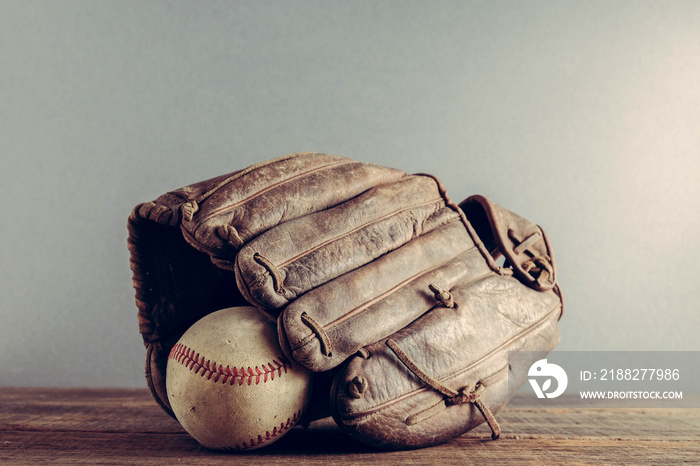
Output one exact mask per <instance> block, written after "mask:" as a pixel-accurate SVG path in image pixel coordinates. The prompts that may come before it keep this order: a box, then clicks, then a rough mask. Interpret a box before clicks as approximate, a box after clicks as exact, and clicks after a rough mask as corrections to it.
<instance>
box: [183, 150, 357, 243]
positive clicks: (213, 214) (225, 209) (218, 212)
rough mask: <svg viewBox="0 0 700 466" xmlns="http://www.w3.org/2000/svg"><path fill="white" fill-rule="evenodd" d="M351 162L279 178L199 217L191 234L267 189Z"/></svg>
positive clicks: (339, 162) (351, 162) (336, 163)
mask: <svg viewBox="0 0 700 466" xmlns="http://www.w3.org/2000/svg"><path fill="white" fill-rule="evenodd" d="M353 163H358V162H355V161H354V160H351V161H347V160H341V161H338V162H335V163H331V164H328V165H324V166H322V167H316V168H314V169H312V170H309V171H305V172H303V173H299V174H297V175H294V176H292V177H290V178H285V179H284V180H280V181H278V182H277V183H274V184H271V185H270V186H268V187H266V188H264V189H261V190H260V191H257V192H255V193H254V194H252V195H250V196H248V197H247V198H245V199H242V200H240V201H238V202H236V203H233V204H229V205H227V206H226V207H222V208H221V209H219V210H214V211H211V212H209V214H208V215H207V216H205V217H204V218H201V219H199V221H198V222H197V225H196V226H195V228H194V230H193V231H192V234H194V235H196V234H197V231H198V230H199V228H200V227H201V226H202V225H204V224H205V223H206V222H207V221H208V220H211V219H212V218H214V217H216V216H217V215H221V214H223V213H225V212H228V211H231V210H233V209H235V208H236V207H240V206H241V205H243V204H246V203H247V202H250V201H251V200H253V199H255V198H257V197H260V196H262V195H263V194H265V193H267V192H268V191H272V190H273V189H275V188H278V187H280V186H283V185H285V184H288V183H290V182H292V181H296V180H298V179H300V178H305V177H307V176H310V175H313V174H315V173H318V172H321V171H325V170H330V169H332V168H336V167H340V166H342V165H350V164H353ZM212 194H213V193H212Z"/></svg>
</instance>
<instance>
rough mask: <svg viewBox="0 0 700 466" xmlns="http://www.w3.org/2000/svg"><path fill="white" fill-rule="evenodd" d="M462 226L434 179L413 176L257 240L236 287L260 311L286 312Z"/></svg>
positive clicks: (242, 255) (241, 263)
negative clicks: (445, 228) (391, 255)
mask: <svg viewBox="0 0 700 466" xmlns="http://www.w3.org/2000/svg"><path fill="white" fill-rule="evenodd" d="M457 219H458V214H457V213H456V212H455V211H454V210H452V209H450V208H448V207H446V206H445V200H444V198H443V196H442V194H441V192H440V189H439V185H438V182H437V181H436V180H435V179H434V178H432V177H428V176H407V177H405V178H402V179H401V180H399V181H396V182H394V183H388V184H384V185H381V186H378V187H375V188H372V189H370V190H368V191H366V192H365V193H363V194H361V195H360V196H358V197H356V198H354V199H351V200H349V201H347V202H345V203H343V204H341V205H339V206H337V207H334V208H332V209H328V210H325V211H322V212H319V213H316V214H313V215H308V216H305V217H302V218H298V219H296V220H293V221H290V222H286V223H284V224H282V225H279V226H277V227H275V228H273V229H271V230H269V231H267V232H265V233H263V234H262V235H260V236H258V237H257V238H255V239H253V240H252V241H251V242H250V243H248V244H247V245H246V246H244V247H243V248H242V249H241V251H240V252H239V253H238V255H237V257H236V268H235V271H236V279H237V282H238V287H239V289H240V290H241V292H242V293H243V295H244V296H245V297H246V299H248V301H249V302H251V303H252V304H255V305H256V306H259V307H261V308H264V309H276V308H281V307H283V306H285V305H286V304H288V303H289V301H291V300H293V299H295V298H296V297H297V296H299V295H301V294H303V293H305V292H307V291H309V290H311V289H313V288H316V287H318V286H320V285H322V284H324V283H326V282H328V281H330V280H332V279H333V278H336V277H338V276H340V275H342V274H345V273H348V272H350V271H352V270H355V269H357V268H358V267H361V266H363V265H365V264H367V263H369V262H371V261H373V260H374V259H376V258H378V257H380V256H382V255H383V254H386V253H387V252H390V251H392V250H395V249H397V248H399V247H401V246H402V245H404V244H406V243H408V242H409V241H411V240H412V239H413V238H415V237H418V236H421V235H423V234H425V233H427V232H430V231H432V230H433V229H435V228H436V227H438V226H440V225H442V224H445V223H447V222H450V221H454V220H457Z"/></svg>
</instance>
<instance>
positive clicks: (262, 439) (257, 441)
mask: <svg viewBox="0 0 700 466" xmlns="http://www.w3.org/2000/svg"><path fill="white" fill-rule="evenodd" d="M302 412H303V410H301V409H300V410H299V411H297V412H296V413H294V416H292V417H291V419H290V418H287V422H286V423H284V422H282V423H280V426H279V427H277V426H275V428H274V429H272V432H270V431H269V430H268V431H266V432H265V434H264V435H262V434H261V435H258V436H257V438H251V439H250V441H248V442H243V443H241V444H239V445H236V446H235V447H231V449H233V450H248V449H249V448H253V447H257V446H260V445H262V444H263V443H266V442H269V441H270V440H272V439H274V438H275V437H277V436H280V435H282V433H283V432H285V431H287V430H289V429H291V428H292V427H294V425H295V424H296V423H297V421H299V419H300V418H301V415H302Z"/></svg>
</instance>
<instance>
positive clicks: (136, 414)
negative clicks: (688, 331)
mask: <svg viewBox="0 0 700 466" xmlns="http://www.w3.org/2000/svg"><path fill="white" fill-rule="evenodd" d="M497 418H498V419H499V422H500V423H501V427H502V429H503V434H502V436H501V439H499V440H498V441H491V440H490V438H489V430H488V427H486V426H481V427H479V428H478V429H475V430H474V431H472V432H469V433H468V434H466V435H464V436H462V437H460V438H457V439H454V440H452V441H451V442H448V443H447V444H444V445H439V446H436V447H432V448H425V449H421V450H414V451H399V452H379V451H377V450H375V449H372V448H369V447H366V446H364V445H362V444H359V443H357V442H354V441H352V440H351V439H349V438H348V437H347V436H346V435H345V434H344V433H343V432H342V431H341V430H340V429H339V428H338V427H336V426H335V424H334V423H333V422H332V420H330V419H325V420H321V421H317V422H315V423H312V425H311V426H310V427H309V428H302V427H296V428H294V429H292V431H291V432H290V433H289V434H288V435H287V436H285V437H283V438H282V439H281V440H279V441H278V442H276V443H275V444H273V445H271V446H269V447H267V448H265V449H261V450H256V451H252V452H247V453H242V454H241V453H220V452H213V451H210V450H207V449H205V448H202V447H201V446H199V445H198V444H197V442H195V441H194V440H193V439H192V438H191V437H189V436H188V435H187V433H185V432H184V431H183V430H182V428H181V427H180V425H179V424H178V423H177V421H175V420H174V419H172V418H170V417H169V416H167V415H166V414H165V413H164V412H163V411H161V409H160V408H159V407H158V406H157V405H156V404H155V402H154V401H153V400H152V399H151V397H150V394H149V393H148V392H147V391H146V390H141V389H40V388H21V389H16V388H0V463H2V464H35V463H37V462H44V463H63V464H66V463H70V464H115V463H130V464H164V463H177V462H182V463H187V464H223V463H230V462H231V461H232V460H235V459H245V461H246V463H249V464H269V463H279V464H292V463H299V462H303V463H305V464H310V465H317V464H336V463H343V464H345V465H354V464H363V465H367V464H375V463H376V464H405V465H413V464H435V463H445V464H470V463H486V462H487V463H491V464H518V463H522V464H560V463H567V464H601V463H602V464H612V463H615V464H660V463H663V464H672V463H683V462H686V463H696V464H697V463H698V462H700V441H699V440H700V409H646V410H645V409H638V408H637V409H634V408H620V409H614V410H602V409H585V408H582V409H577V408H564V407H555V408H551V409H542V408H540V407H533V406H529V405H528V404H527V403H522V402H519V400H518V399H516V400H514V402H512V403H511V405H510V407H509V408H507V409H505V410H503V411H502V412H501V413H499V414H498V415H497Z"/></svg>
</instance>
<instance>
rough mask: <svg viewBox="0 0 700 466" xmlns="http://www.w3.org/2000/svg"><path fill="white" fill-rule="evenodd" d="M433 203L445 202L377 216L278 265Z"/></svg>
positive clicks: (438, 200) (421, 205)
mask: <svg viewBox="0 0 700 466" xmlns="http://www.w3.org/2000/svg"><path fill="white" fill-rule="evenodd" d="M431 204H443V205H444V200H443V199H442V198H438V199H432V200H430V201H427V202H422V203H420V204H416V205H412V206H410V207H406V208H405V209H401V210H397V211H395V212H391V213H390V214H387V215H385V216H383V217H381V218H377V219H374V220H372V221H371V222H367V223H364V224H362V225H360V226H358V227H356V228H354V229H352V230H350V231H347V232H345V233H343V234H342V235H338V236H336V237H335V238H331V239H329V240H327V241H325V242H323V243H321V244H319V245H317V246H314V247H312V248H309V249H308V250H306V251H304V252H302V253H301V254H298V255H297V256H295V257H292V258H291V259H288V260H286V261H284V262H282V263H281V264H279V265H278V266H277V267H278V268H282V267H286V266H288V265H289V264H291V263H292V262H295V261H297V260H299V259H300V258H302V257H304V256H307V255H309V254H311V253H312V252H314V251H316V250H318V249H321V248H323V247H324V246H327V245H329V244H331V243H334V242H336V241H339V240H341V239H342V238H345V237H347V236H350V235H352V234H354V233H357V232H358V231H360V230H363V229H365V228H367V227H370V226H372V225H376V224H378V223H381V222H383V221H385V220H388V219H390V218H392V217H395V216H398V215H400V214H402V213H404V212H406V211H410V210H411V209H416V208H419V207H426V206H429V205H431ZM448 223H449V222H448ZM440 226H441V225H437V226H436V227H435V228H438V227H440ZM435 228H434V229H435Z"/></svg>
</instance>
